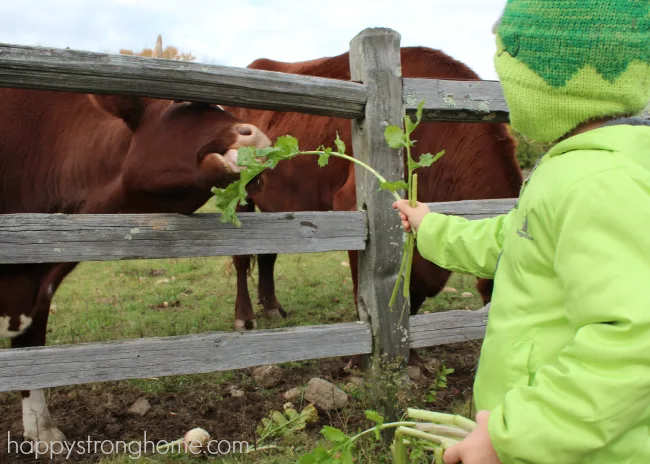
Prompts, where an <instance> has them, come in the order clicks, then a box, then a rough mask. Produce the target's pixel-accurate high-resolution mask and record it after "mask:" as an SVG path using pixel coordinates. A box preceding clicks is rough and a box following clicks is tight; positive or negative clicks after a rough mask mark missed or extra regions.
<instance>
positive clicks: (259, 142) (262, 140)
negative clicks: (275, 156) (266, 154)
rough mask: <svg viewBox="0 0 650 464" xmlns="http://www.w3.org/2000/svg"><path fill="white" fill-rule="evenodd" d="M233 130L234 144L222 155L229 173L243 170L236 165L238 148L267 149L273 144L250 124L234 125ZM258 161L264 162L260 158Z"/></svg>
mask: <svg viewBox="0 0 650 464" xmlns="http://www.w3.org/2000/svg"><path fill="white" fill-rule="evenodd" d="M234 130H235V134H236V137H237V138H236V140H235V143H234V144H233V145H232V146H231V147H230V149H228V151H226V153H225V154H224V155H223V163H224V165H225V166H226V168H227V169H228V170H229V171H231V172H241V170H242V169H245V168H244V167H243V166H239V165H238V164H237V154H238V150H239V149H240V148H242V147H255V148H268V147H270V146H271V145H273V144H272V143H271V140H270V139H269V138H268V137H267V136H266V134H265V133H264V132H262V131H261V130H260V129H258V128H257V127H255V126H254V125H252V124H244V123H242V124H236V125H235V127H234ZM260 161H261V162H264V161H266V160H265V159H261V158H260Z"/></svg>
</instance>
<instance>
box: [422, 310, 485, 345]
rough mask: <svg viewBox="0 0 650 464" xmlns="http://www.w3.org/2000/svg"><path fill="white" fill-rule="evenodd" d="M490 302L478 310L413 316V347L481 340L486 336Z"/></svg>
mask: <svg viewBox="0 0 650 464" xmlns="http://www.w3.org/2000/svg"><path fill="white" fill-rule="evenodd" d="M488 312H489V304H488V305H487V306H485V307H483V308H481V309H480V310H477V311H462V310H453V311H445V312H439V313H433V314H418V315H416V316H411V321H410V326H411V347H412V348H425V347H429V346H437V345H446V344H449V343H457V342H464V341H469V340H479V339H482V338H483V337H484V336H485V327H486V325H487V317H488Z"/></svg>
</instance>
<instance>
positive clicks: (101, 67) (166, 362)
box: [0, 28, 515, 391]
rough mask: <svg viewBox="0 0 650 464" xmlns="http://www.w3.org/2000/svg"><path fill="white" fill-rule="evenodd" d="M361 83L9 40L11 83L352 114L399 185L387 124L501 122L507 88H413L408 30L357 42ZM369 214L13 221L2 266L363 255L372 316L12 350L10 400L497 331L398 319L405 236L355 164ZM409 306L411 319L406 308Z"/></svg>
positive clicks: (2, 358)
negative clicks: (403, 42) (51, 390)
mask: <svg viewBox="0 0 650 464" xmlns="http://www.w3.org/2000/svg"><path fill="white" fill-rule="evenodd" d="M350 50H351V52H350V62H351V71H352V80H353V81H356V82H342V81H338V80H331V79H323V78H317V77H308V76H294V75H287V74H282V73H275V72H268V71H258V70H251V69H240V68H232V67H224V66H207V65H203V64H197V63H187V62H178V61H170V60H159V59H151V58H141V57H134V56H123V55H107V54H98V53H88V52H80V51H73V50H60V49H50V48H34V47H25V46H15V45H2V44H0V87H15V88H31V89H46V90H57V91H72V92H83V93H112V94H132V95H139V96H146V97H154V98H166V99H179V100H192V101H205V102H212V103H219V104H223V105H232V106H241V107H250V108H259V109H268V110H278V111H298V112H303V113H310V114H319V115H326V116H336V117H343V118H348V119H350V120H351V124H352V127H353V135H352V138H353V151H354V153H355V156H356V157H358V158H360V159H362V160H364V161H366V162H367V163H368V164H370V165H371V166H372V167H373V168H375V169H376V170H377V171H379V172H380V173H382V174H383V175H384V176H385V177H386V178H389V179H397V178H401V177H402V175H403V172H402V162H401V156H402V154H401V151H398V150H394V149H391V148H389V147H387V145H386V143H385V141H384V137H383V130H384V127H385V125H386V124H387V123H388V124H396V125H398V124H400V123H401V118H402V115H403V113H404V111H406V112H409V113H412V112H414V110H415V108H416V107H417V104H418V103H419V102H420V101H421V100H425V101H426V105H425V110H424V120H425V121H463V122H503V121H507V119H508V110H507V107H506V104H505V102H504V100H503V95H502V92H501V88H500V86H499V83H498V82H489V81H478V82H477V81H470V82H461V81H445V80H433V79H405V78H401V73H400V69H401V68H400V53H399V50H400V36H399V34H398V33H397V32H394V31H392V30H389V29H381V28H378V29H367V30H364V31H363V32H361V33H360V34H359V35H358V36H357V37H355V38H354V39H353V40H352V41H351V43H350ZM356 184H357V197H358V202H359V206H360V207H362V208H360V211H358V212H301V213H277V214H276V213H274V214H270V213H262V214H256V213H249V214H241V219H242V222H243V225H242V227H241V228H239V229H238V228H235V227H233V226H231V225H229V224H223V223H221V222H220V221H219V218H218V215H194V216H190V217H187V216H181V215H166V214H140V215H138V214H135V215H130V214H124V215H62V214H55V215H47V214H9V215H2V216H0V263H5V264H6V263H43V262H64V261H68V262H69V261H102V260H123V259H150V258H180V257H195V256H203V257H205V256H229V255H237V254H255V253H307V252H323V251H334V250H359V251H360V253H359V254H360V258H359V259H360V262H359V292H360V294H359V301H360V309H361V314H362V318H361V319H362V320H361V321H359V322H352V323H344V324H330V325H320V326H309V327H295V328H289V329H279V330H255V331H250V332H244V333H238V332H212V333H202V334H196V335H187V336H177V337H164V338H143V339H135V340H124V341H114V342H104V343H83V344H75V345H59V346H48V347H38V348H23V349H10V350H0V391H10V390H22V389H34V388H46V387H56V386H62V385H73V384H81V383H88V382H101V381H115V380H123V379H135V378H149V377H158V376H168V375H180V374H196V373H205V372H215V371H223V370H230V369H241V368H246V367H252V366H257V365H263V364H269V363H282V362H288V361H300V360H307V359H317V358H327V357H337V356H347V355H354V354H366V355H369V356H378V355H387V356H388V358H392V359H394V358H396V357H398V356H406V355H408V349H409V347H411V348H423V347H430V346H435V345H440V344H446V343H452V342H459V341H464V340H475V339H481V338H482V337H483V336H484V331H485V323H486V318H487V308H483V309H482V310H479V311H448V312H442V313H436V314H427V315H416V316H411V317H409V318H400V317H399V312H398V311H392V312H391V311H389V310H388V301H389V298H390V291H391V289H392V287H393V284H394V282H395V279H396V277H397V273H398V270H399V263H400V259H401V252H402V250H401V243H402V231H401V227H399V221H398V217H397V215H396V214H395V213H394V211H392V209H391V208H390V204H391V203H392V201H393V200H392V197H391V196H390V195H389V194H387V193H386V192H377V188H376V183H375V180H374V178H370V177H368V176H367V175H366V173H365V172H364V171H357V182H356ZM514 201H515V200H514V199H504V200H482V201H463V202H450V203H435V204H430V205H429V206H430V207H431V209H432V210H434V211H438V212H443V213H447V214H455V215H461V216H464V217H468V218H473V219H479V218H484V217H490V216H494V215H496V214H501V213H505V212H507V211H509V210H510V209H511V208H512V206H513V205H514ZM398 304H399V305H401V304H405V305H406V308H405V311H406V314H408V301H406V302H404V301H401V302H398Z"/></svg>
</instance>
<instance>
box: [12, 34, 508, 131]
mask: <svg viewBox="0 0 650 464" xmlns="http://www.w3.org/2000/svg"><path fill="white" fill-rule="evenodd" d="M0 87H14V88H27V89H36V90H54V91H67V92H82V93H101V94H105V93H108V94H124V95H138V96H144V97H152V98H165V99H171V100H191V101H205V102H210V103H218V104H222V105H230V106H238V107H247V108H257V109H267V110H276V111H298V112H302V113H310V114H320V115H323V116H335V117H343V118H348V119H357V118H362V117H363V116H364V107H365V104H366V100H367V92H366V88H365V86H364V85H362V84H359V83H357V82H350V81H341V80H337V79H326V78H320V77H313V76H304V75H294V74H288V73H280V72H273V71H263V70H257V69H248V68H238V67H230V66H217V65H204V64H200V63H191V62H184V61H177V60H166V59H155V58H147V57H139V56H130V55H117V54H106V53H94V52H85V51H78V50H63V49H57V48H44V47H29V46H23V45H11V44H0ZM403 92H404V96H403V98H404V103H405V106H406V109H407V111H409V112H413V111H415V108H417V105H418V103H419V102H420V101H421V100H425V101H426V106H425V109H424V115H423V120H425V121H434V120H448V121H463V120H466V121H476V122H479V121H480V122H501V121H507V108H506V106H505V102H504V100H503V94H502V91H501V87H500V85H499V83H498V82H491V81H446V80H434V79H410V78H406V79H403Z"/></svg>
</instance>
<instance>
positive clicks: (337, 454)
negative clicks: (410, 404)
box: [298, 408, 476, 464]
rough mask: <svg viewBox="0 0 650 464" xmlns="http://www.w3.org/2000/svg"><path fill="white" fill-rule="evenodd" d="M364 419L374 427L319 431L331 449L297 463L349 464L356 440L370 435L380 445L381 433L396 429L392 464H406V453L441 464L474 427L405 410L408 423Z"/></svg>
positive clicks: (441, 416) (371, 416)
mask: <svg viewBox="0 0 650 464" xmlns="http://www.w3.org/2000/svg"><path fill="white" fill-rule="evenodd" d="M366 418H367V419H368V420H370V421H372V422H374V423H375V426H373V427H371V428H369V429H366V430H364V431H362V432H359V433H357V434H355V435H352V436H349V435H347V434H345V433H344V432H342V431H341V430H339V429H337V428H334V427H331V426H325V427H323V428H322V430H321V434H322V435H323V436H324V437H325V439H326V440H327V441H328V442H330V443H331V448H330V449H327V448H325V447H324V446H319V447H318V448H316V449H315V450H313V451H312V452H311V453H308V454H304V455H303V456H302V457H301V458H300V460H299V461H298V463H299V464H352V463H353V462H354V460H353V457H354V450H355V445H356V443H357V442H358V441H359V439H361V438H362V437H364V436H368V435H370V436H374V438H375V440H376V441H380V440H381V433H380V432H381V431H382V430H387V429H396V431H395V438H394V440H393V443H392V445H391V453H392V455H393V459H394V460H395V463H396V464H406V462H407V459H408V455H409V450H410V451H411V458H416V457H420V456H423V455H424V454H425V453H433V454H434V457H435V461H434V462H435V463H436V464H437V463H441V462H442V453H443V452H444V450H446V449H447V448H449V447H451V446H453V445H455V444H456V443H458V441H459V439H463V438H465V437H467V435H469V433H470V432H471V431H472V430H474V428H475V427H476V423H475V422H474V421H472V420H470V419H467V418H465V417H462V416H458V415H451V414H443V413H438V412H433V411H423V410H419V409H411V408H409V409H408V410H407V414H406V418H409V419H412V420H402V421H399V422H390V423H385V422H384V418H383V417H382V416H381V415H380V414H379V413H377V412H376V411H373V410H367V411H366ZM406 418H405V419H406ZM421 421H424V422H421Z"/></svg>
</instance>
